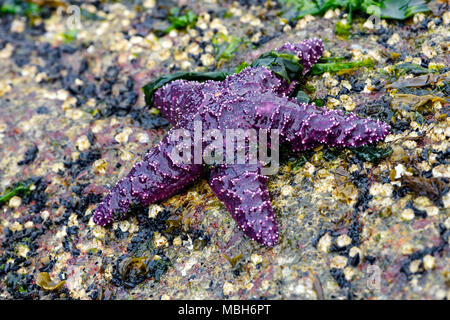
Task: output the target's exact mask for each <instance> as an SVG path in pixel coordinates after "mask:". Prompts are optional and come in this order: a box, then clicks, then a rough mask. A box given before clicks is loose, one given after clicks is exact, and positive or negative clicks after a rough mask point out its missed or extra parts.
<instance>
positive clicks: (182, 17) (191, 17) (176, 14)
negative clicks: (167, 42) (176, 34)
mask: <svg viewBox="0 0 450 320" xmlns="http://www.w3.org/2000/svg"><path fill="white" fill-rule="evenodd" d="M197 18H198V16H197V15H196V14H195V12H194V11H192V10H189V9H186V10H184V13H183V14H181V11H180V8H178V7H173V8H171V9H170V10H169V17H168V19H169V21H170V23H171V26H170V27H169V28H167V29H166V30H165V33H166V34H167V33H169V32H170V31H172V30H174V29H177V30H183V29H186V28H187V27H194V26H195V24H196V22H197Z"/></svg>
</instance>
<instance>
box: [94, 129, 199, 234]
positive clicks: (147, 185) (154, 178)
mask: <svg viewBox="0 0 450 320" xmlns="http://www.w3.org/2000/svg"><path fill="white" fill-rule="evenodd" d="M172 130H174V129H172ZM175 146H176V144H175V142H172V141H171V139H170V132H169V134H168V135H166V136H165V137H164V138H163V140H162V141H161V143H160V144H159V146H157V147H155V148H153V149H152V150H150V152H149V153H148V154H147V155H146V156H145V158H144V160H143V161H141V162H138V163H137V164H136V165H135V166H134V167H133V168H132V169H131V171H130V172H129V173H128V175H127V176H125V177H124V178H122V179H121V180H120V181H119V182H118V183H117V184H116V186H115V187H114V188H112V189H111V190H110V192H109V193H108V195H107V196H106V197H105V198H104V200H103V201H102V203H101V204H100V205H99V206H98V207H97V210H96V211H95V213H94V222H96V223H97V224H99V225H102V226H104V225H107V224H109V223H111V222H112V221H116V220H120V219H123V218H124V217H125V215H126V213H127V212H128V211H129V210H130V209H131V207H132V206H133V205H144V206H145V205H148V204H150V203H154V202H156V201H159V200H163V199H165V198H167V197H169V196H170V195H172V194H174V193H176V192H178V191H179V190H180V189H182V188H183V187H185V186H186V185H188V184H189V183H191V182H192V181H194V180H195V179H197V178H198V177H199V176H200V175H201V173H202V165H198V164H192V165H191V164H182V163H179V161H174V160H173V157H172V151H173V149H174V148H175Z"/></svg>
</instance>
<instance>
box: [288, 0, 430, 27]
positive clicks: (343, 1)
mask: <svg viewBox="0 0 450 320" xmlns="http://www.w3.org/2000/svg"><path fill="white" fill-rule="evenodd" d="M279 2H281V3H282V4H284V7H285V12H286V14H288V15H290V16H292V15H293V17H294V19H295V20H298V19H301V18H303V17H305V16H306V15H323V14H325V13H326V12H327V11H328V10H330V9H338V8H339V9H341V10H343V11H345V12H347V13H348V14H347V21H348V22H351V21H352V18H353V15H354V13H358V12H359V13H364V14H367V15H378V16H379V17H381V18H386V19H396V20H404V19H406V18H409V17H410V16H412V15H414V14H416V13H418V12H426V11H429V10H430V9H429V8H428V6H427V3H428V2H430V0H279Z"/></svg>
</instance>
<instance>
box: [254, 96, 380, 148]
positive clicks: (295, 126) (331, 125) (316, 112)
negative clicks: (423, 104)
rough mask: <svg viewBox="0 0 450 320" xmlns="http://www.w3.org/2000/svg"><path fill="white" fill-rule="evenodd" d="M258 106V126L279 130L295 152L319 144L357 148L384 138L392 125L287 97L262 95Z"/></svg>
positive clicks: (282, 138)
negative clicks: (298, 101)
mask: <svg viewBox="0 0 450 320" xmlns="http://www.w3.org/2000/svg"><path fill="white" fill-rule="evenodd" d="M258 100H259V101H258V107H257V108H256V110H255V111H256V119H257V121H256V122H255V125H256V127H259V128H268V129H277V130H279V133H280V138H281V140H282V141H287V142H290V143H291V144H292V147H293V150H294V151H299V150H306V149H311V148H314V147H316V146H318V145H320V144H326V145H327V146H333V147H357V146H361V145H364V144H367V143H373V142H376V141H378V140H381V139H382V138H384V137H385V136H386V135H387V134H388V133H389V126H388V125H387V124H386V123H384V122H381V121H378V120H376V121H375V120H371V119H364V118H360V117H358V116H357V115H355V114H354V113H347V114H346V113H345V112H344V111H342V110H329V109H327V108H317V107H316V105H315V104H306V103H300V104H299V103H297V102H296V101H295V100H294V99H290V98H288V97H285V96H275V95H271V94H269V93H265V94H261V95H260V96H259V98H258Z"/></svg>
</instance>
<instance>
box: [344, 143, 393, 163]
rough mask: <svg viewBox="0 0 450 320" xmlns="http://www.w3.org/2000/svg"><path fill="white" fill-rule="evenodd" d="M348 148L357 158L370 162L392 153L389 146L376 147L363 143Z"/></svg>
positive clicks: (375, 161)
mask: <svg viewBox="0 0 450 320" xmlns="http://www.w3.org/2000/svg"><path fill="white" fill-rule="evenodd" d="M349 149H350V150H351V151H352V152H353V153H354V154H355V155H356V157H357V158H358V159H360V160H363V161H367V162H372V163H377V162H379V161H380V160H381V159H383V158H385V157H387V156H388V155H390V154H391V153H392V148H391V147H386V148H377V147H375V146H371V145H365V146H360V147H356V148H349Z"/></svg>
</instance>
